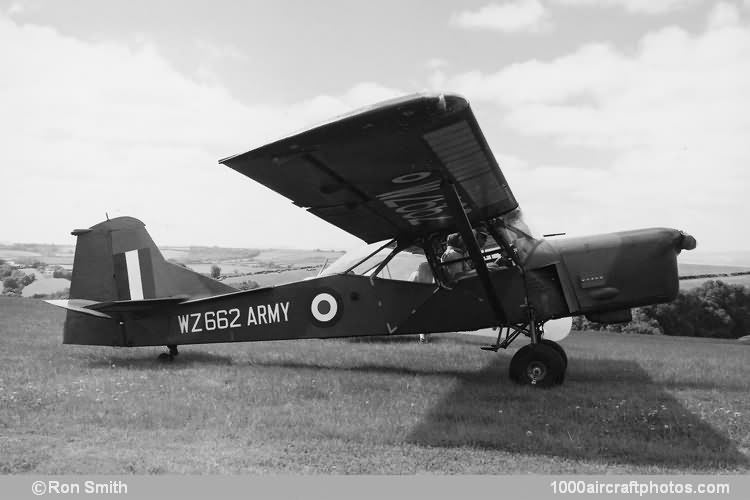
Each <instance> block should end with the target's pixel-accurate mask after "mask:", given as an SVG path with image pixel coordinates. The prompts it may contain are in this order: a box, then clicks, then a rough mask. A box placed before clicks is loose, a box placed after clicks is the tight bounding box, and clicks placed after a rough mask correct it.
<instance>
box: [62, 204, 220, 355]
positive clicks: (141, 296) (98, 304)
mask: <svg viewBox="0 0 750 500" xmlns="http://www.w3.org/2000/svg"><path fill="white" fill-rule="evenodd" d="M72 234H73V235H75V236H77V238H78V240H77V242H76V253H75V258H74V261H73V276H72V280H71V284H70V299H69V300H67V301H50V303H52V304H53V305H57V306H61V307H65V308H66V309H68V315H67V318H66V320H65V330H64V333H63V343H65V344H87V345H91V344H94V345H123V335H122V333H121V332H120V328H118V321H116V320H115V319H114V317H112V316H109V315H108V314H106V313H107V312H108V310H110V311H122V310H127V309H130V310H134V309H137V310H141V311H143V310H145V309H148V308H149V307H161V306H164V305H165V304H169V303H173V302H174V301H178V298H200V297H208V296H211V295H217V294H222V293H229V292H233V291H235V289H234V288H232V287H230V286H228V285H225V284H223V283H221V282H218V281H215V280H212V279H210V278H208V277H207V276H203V275H201V274H198V273H196V272H193V271H191V270H189V269H187V268H184V267H181V266H178V265H175V264H172V263H170V262H167V261H166V260H165V259H164V257H163V256H162V254H161V252H160V251H159V249H158V248H157V246H156V245H155V244H154V241H153V240H152V239H151V236H149V234H148V232H147V231H146V228H145V225H144V224H143V222H141V221H139V220H138V219H134V218H132V217H118V218H116V219H111V220H107V221H104V222H101V223H99V224H97V225H95V226H93V227H91V228H89V229H76V230H75V231H73V233H72ZM168 299H169V300H168ZM112 302H117V304H111V305H110V306H109V307H107V306H105V304H103V303H112Z"/></svg>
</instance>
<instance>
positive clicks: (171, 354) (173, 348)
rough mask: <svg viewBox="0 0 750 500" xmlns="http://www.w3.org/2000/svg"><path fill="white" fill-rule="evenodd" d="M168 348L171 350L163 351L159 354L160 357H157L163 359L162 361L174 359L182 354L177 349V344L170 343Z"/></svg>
mask: <svg viewBox="0 0 750 500" xmlns="http://www.w3.org/2000/svg"><path fill="white" fill-rule="evenodd" d="M167 348H168V349H169V352H163V353H161V354H159V357H158V358H157V359H158V360H159V361H162V362H167V361H172V360H173V359H174V357H175V356H177V355H178V354H180V353H179V352H178V351H177V346H176V345H168V346H167Z"/></svg>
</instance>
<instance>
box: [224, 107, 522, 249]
mask: <svg viewBox="0 0 750 500" xmlns="http://www.w3.org/2000/svg"><path fill="white" fill-rule="evenodd" d="M221 163H223V164H225V165H227V166H229V167H230V168H232V169H234V170H237V171H238V172H240V173H242V174H244V175H246V176H248V177H250V178H251V179H254V180H255V181H257V182H259V183H261V184H263V185H264V186H266V187H268V188H270V189H272V190H274V191H276V192H278V193H280V194H281V195H283V196H285V197H287V198H289V199H291V200H292V201H293V202H294V203H295V204H297V205H299V206H301V207H304V208H306V209H307V210H309V211H310V212H311V213H313V214H315V215H316V216H318V217H320V218H322V219H324V220H326V221H328V222H330V223H331V224H334V225H336V226H338V227H340V228H341V229H343V230H345V231H347V232H349V233H351V234H353V235H355V236H357V237H359V238H361V239H363V240H365V241H366V242H368V243H370V242H374V241H380V240H383V239H387V238H392V237H398V238H405V239H409V240H415V239H417V238H420V237H422V236H425V235H428V234H430V233H433V232H438V231H450V230H453V229H454V228H455V222H454V221H453V219H452V217H451V215H450V213H449V211H448V208H447V204H446V202H445V199H444V197H443V195H442V190H441V184H442V183H443V182H449V183H452V184H453V185H454V186H455V187H456V189H457V191H458V193H459V196H460V197H461V201H462V202H463V204H464V208H465V210H466V211H467V214H468V216H469V219H470V220H471V221H472V222H476V221H479V220H483V219H487V218H490V217H495V216H498V215H502V214H504V213H507V212H510V211H511V210H513V209H515V208H516V207H517V206H518V204H517V202H516V200H515V198H514V197H513V194H512V192H511V191H510V188H509V187H508V185H507V183H506V181H505V178H504V176H503V174H502V172H501V171H500V168H499V167H498V165H497V162H496V161H495V158H494V157H493V155H492V152H491V151H490V149H489V147H488V145H487V142H486V141H485V139H484V136H483V135H482V132H481V130H480V128H479V125H478V124H477V122H476V119H475V117H474V115H473V113H472V111H471V108H470V107H469V104H468V102H467V101H466V100H465V99H464V98H462V97H460V96H456V95H416V96H409V97H405V98H401V99H398V100H394V101H389V102H386V103H383V104H381V105H377V106H373V107H370V108H368V109H366V110H363V111H359V112H355V113H352V114H350V115H347V116H344V117H342V118H339V119H336V120H334V121H332V122H329V123H326V124H325V125H321V126H318V127H315V128H312V129H309V130H307V131H304V132H301V133H299V134H296V135H293V136H290V137H287V138H284V139H281V140H279V141H276V142H273V143H270V144H267V145H265V146H262V147H260V148H258V149H254V150H251V151H248V152H246V153H243V154H239V155H236V156H232V157H229V158H226V159H224V160H221Z"/></svg>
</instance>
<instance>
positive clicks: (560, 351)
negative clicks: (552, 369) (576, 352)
mask: <svg viewBox="0 0 750 500" xmlns="http://www.w3.org/2000/svg"><path fill="white" fill-rule="evenodd" d="M539 343H540V344H547V345H548V346H550V347H553V348H554V349H555V350H556V351H557V353H558V354H559V355H560V357H561V358H562V360H563V367H564V368H565V369H567V368H568V355H567V354H565V349H563V348H562V346H561V345H560V344H558V343H557V342H555V341H554V340H547V339H542V340H540V341H539Z"/></svg>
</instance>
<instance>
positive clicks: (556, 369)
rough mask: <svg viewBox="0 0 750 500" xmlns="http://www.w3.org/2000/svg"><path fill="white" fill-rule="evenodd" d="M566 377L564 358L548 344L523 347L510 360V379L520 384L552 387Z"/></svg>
mask: <svg viewBox="0 0 750 500" xmlns="http://www.w3.org/2000/svg"><path fill="white" fill-rule="evenodd" d="M564 377H565V366H564V364H563V358H562V356H560V353H559V352H558V351H557V349H555V348H554V347H552V346H551V345H549V344H547V343H537V344H529V345H526V346H523V347H522V348H521V349H519V350H518V352H516V354H515V355H514V356H513V359H511V360H510V378H511V379H512V380H513V381H515V382H518V383H519V384H523V385H534V386H537V387H551V386H553V385H555V384H560V383H562V381H563V379H564Z"/></svg>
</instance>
